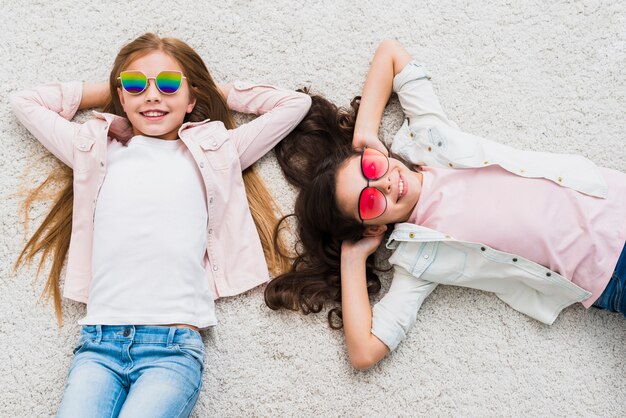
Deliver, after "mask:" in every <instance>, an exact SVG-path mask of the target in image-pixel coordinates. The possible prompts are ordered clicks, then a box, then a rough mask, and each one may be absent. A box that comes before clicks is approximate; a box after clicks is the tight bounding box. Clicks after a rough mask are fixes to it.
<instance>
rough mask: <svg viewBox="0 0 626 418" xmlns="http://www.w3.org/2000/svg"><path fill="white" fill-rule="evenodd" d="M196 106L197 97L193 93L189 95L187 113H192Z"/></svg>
mask: <svg viewBox="0 0 626 418" xmlns="http://www.w3.org/2000/svg"><path fill="white" fill-rule="evenodd" d="M194 107H196V98H195V97H194V96H193V94H191V95H189V104H188V105H187V113H191V112H192V111H193V108H194Z"/></svg>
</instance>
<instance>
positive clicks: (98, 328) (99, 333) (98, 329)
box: [95, 325, 102, 344]
mask: <svg viewBox="0 0 626 418" xmlns="http://www.w3.org/2000/svg"><path fill="white" fill-rule="evenodd" d="M100 341H102V325H96V341H95V342H96V344H100Z"/></svg>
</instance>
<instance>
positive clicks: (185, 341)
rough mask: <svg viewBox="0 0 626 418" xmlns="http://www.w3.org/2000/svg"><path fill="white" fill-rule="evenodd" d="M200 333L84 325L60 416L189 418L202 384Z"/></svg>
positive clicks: (165, 328)
mask: <svg viewBox="0 0 626 418" xmlns="http://www.w3.org/2000/svg"><path fill="white" fill-rule="evenodd" d="M203 370H204V344H203V342H202V337H201V336H200V333H198V332H197V331H194V330H192V329H189V328H176V327H167V326H132V325H86V326H83V328H82V332H81V335H80V338H79V340H78V344H77V345H76V348H74V359H73V361H72V365H71V366H70V371H69V373H68V377H67V384H66V386H65V393H64V394H63V400H62V401H61V406H60V407H59V411H58V412H57V417H107V418H108V417H117V416H120V417H133V418H135V417H150V418H153V417H168V418H170V417H188V416H189V415H191V411H192V410H193V408H194V406H195V405H196V401H197V400H198V395H199V394H200V388H201V387H202V372H203Z"/></svg>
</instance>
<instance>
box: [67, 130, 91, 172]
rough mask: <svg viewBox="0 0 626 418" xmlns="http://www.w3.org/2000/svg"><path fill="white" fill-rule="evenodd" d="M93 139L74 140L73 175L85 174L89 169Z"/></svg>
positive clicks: (80, 138)
mask: <svg viewBox="0 0 626 418" xmlns="http://www.w3.org/2000/svg"><path fill="white" fill-rule="evenodd" d="M94 142H95V139H93V138H90V137H81V136H79V137H77V138H76V139H75V140H74V161H73V162H72V164H73V170H74V173H77V174H78V173H85V172H87V171H89V169H90V168H91V160H92V156H91V149H92V148H93V144H94Z"/></svg>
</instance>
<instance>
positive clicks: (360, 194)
mask: <svg viewBox="0 0 626 418" xmlns="http://www.w3.org/2000/svg"><path fill="white" fill-rule="evenodd" d="M366 149H367V147H363V151H362V152H361V159H360V167H361V174H363V177H365V180H367V186H365V187H364V188H363V190H361V193H359V200H358V201H357V205H358V208H359V209H358V210H357V212H358V214H359V219H361V225H365V221H371V220H372V219H376V218H380V217H381V216H383V214H384V213H385V211H386V210H387V197H386V196H385V193H383V192H382V190H380V189H379V188H378V187H372V186H370V180H378V179H381V178H383V177H385V174H387V172H388V171H389V157H387V156H386V155H385V154H383V153H382V152H380V151H378V150H377V149H376V148H372V150H373V151H376V152H378V153H380V155H382V156H383V157H385V159H386V160H387V169H386V170H385V172H384V173H383V174H381V175H380V176H378V177H376V178H369V177H367V175H366V174H365V171H363V156H364V155H365V150H366ZM369 188H372V189H375V190H377V191H378V192H379V193H381V194H382V195H383V197H384V198H385V209H383V211H382V212H381V213H380V215H378V216H374V217H373V218H368V219H363V216H361V197H363V193H364V192H365V191H366V190H367V189H369Z"/></svg>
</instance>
